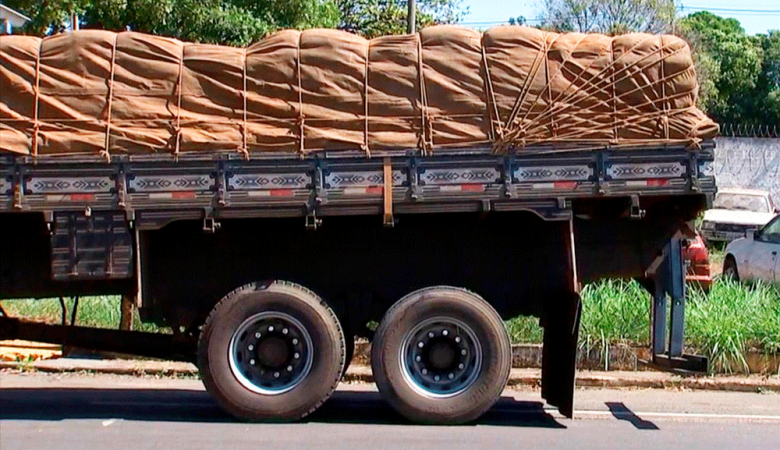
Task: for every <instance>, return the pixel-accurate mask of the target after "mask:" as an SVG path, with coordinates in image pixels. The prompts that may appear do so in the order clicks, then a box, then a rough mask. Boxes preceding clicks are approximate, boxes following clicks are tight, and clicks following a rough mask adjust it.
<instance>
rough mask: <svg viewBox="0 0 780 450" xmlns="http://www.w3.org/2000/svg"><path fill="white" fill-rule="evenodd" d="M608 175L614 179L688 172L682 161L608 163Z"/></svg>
mask: <svg viewBox="0 0 780 450" xmlns="http://www.w3.org/2000/svg"><path fill="white" fill-rule="evenodd" d="M606 172H607V176H608V177H610V178H611V179H613V180H629V179H648V178H680V177H684V176H685V174H686V167H685V164H683V163H680V162H657V163H636V164H635V163H629V164H613V163H608V164H607V171H606Z"/></svg>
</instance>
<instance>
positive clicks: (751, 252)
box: [723, 215, 780, 283]
mask: <svg viewBox="0 0 780 450" xmlns="http://www.w3.org/2000/svg"><path fill="white" fill-rule="evenodd" d="M723 276H725V277H731V278H733V279H735V280H763V281H767V282H774V283H778V282H780V215H778V216H777V217H775V218H774V219H773V220H772V221H771V222H769V223H768V224H766V226H764V227H763V228H761V229H760V230H758V231H755V232H752V231H749V232H748V234H747V237H744V238H742V239H737V240H736V241H734V242H732V243H730V244H729V245H728V246H726V260H725V261H724V263H723Z"/></svg>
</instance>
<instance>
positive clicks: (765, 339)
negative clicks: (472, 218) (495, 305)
mask: <svg viewBox="0 0 780 450" xmlns="http://www.w3.org/2000/svg"><path fill="white" fill-rule="evenodd" d="M689 294H690V295H689V298H688V302H687V303H686V308H685V327H686V328H685V342H686V345H687V346H688V348H689V351H690V352H691V353H698V354H703V355H706V356H708V357H709V359H710V367H711V369H712V370H713V371H715V372H734V371H743V370H744V369H746V368H747V362H746V360H745V354H746V353H747V352H748V351H750V350H756V351H760V352H763V353H766V354H780V286H773V285H768V284H766V283H755V284H744V283H737V282H734V281H731V280H727V279H721V278H716V279H715V283H714V284H713V286H712V290H711V291H710V293H709V295H708V296H705V295H704V294H703V293H702V292H701V291H699V290H693V289H692V290H691V291H690V292H689ZM582 297H583V314H582V324H581V328H580V345H581V346H585V347H586V348H597V347H604V346H607V345H614V344H627V345H637V346H648V345H649V342H650V313H649V312H650V294H648V293H647V292H646V291H645V290H644V289H643V288H642V287H641V286H639V284H638V283H636V282H634V281H621V280H606V281H602V282H599V283H594V284H591V285H588V286H586V287H585V289H584V290H583V292H582ZM531 325H535V321H531V320H530V319H529V318H526V317H520V318H517V319H512V320H510V321H508V322H507V328H508V330H509V332H510V337H511V338H512V341H513V342H516V343H540V342H541V336H542V335H541V329H540V328H539V327H538V326H536V327H535V328H534V327H533V326H531Z"/></svg>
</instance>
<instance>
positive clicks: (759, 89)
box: [678, 11, 780, 124]
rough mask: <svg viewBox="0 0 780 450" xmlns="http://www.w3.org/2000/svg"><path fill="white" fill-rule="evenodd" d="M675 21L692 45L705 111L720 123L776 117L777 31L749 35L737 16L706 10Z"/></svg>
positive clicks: (779, 89)
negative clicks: (728, 16)
mask: <svg viewBox="0 0 780 450" xmlns="http://www.w3.org/2000/svg"><path fill="white" fill-rule="evenodd" d="M678 26H679V32H680V33H681V34H682V35H683V37H685V38H686V39H687V40H688V42H689V43H690V44H691V47H692V49H693V53H694V57H695V61H696V66H697V67H696V68H697V72H698V76H699V81H700V84H701V92H700V94H701V95H700V97H701V98H700V103H701V106H702V108H703V109H704V110H705V111H706V112H707V113H708V114H710V115H711V116H712V117H714V118H715V119H716V120H718V121H719V122H724V123H739V124H746V123H751V124H773V123H780V31H770V32H769V34H766V35H761V34H760V35H756V36H749V35H747V34H746V33H745V30H743V29H742V27H741V26H740V24H739V21H737V20H735V19H727V18H723V17H719V16H716V15H714V14H712V13H710V12H706V11H704V12H697V13H694V14H691V15H689V16H687V17H685V18H683V19H681V20H680V22H679V24H678Z"/></svg>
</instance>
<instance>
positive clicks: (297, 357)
mask: <svg viewBox="0 0 780 450" xmlns="http://www.w3.org/2000/svg"><path fill="white" fill-rule="evenodd" d="M300 357H301V354H300V353H296V354H294V355H293V358H295V359H300Z"/></svg>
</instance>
